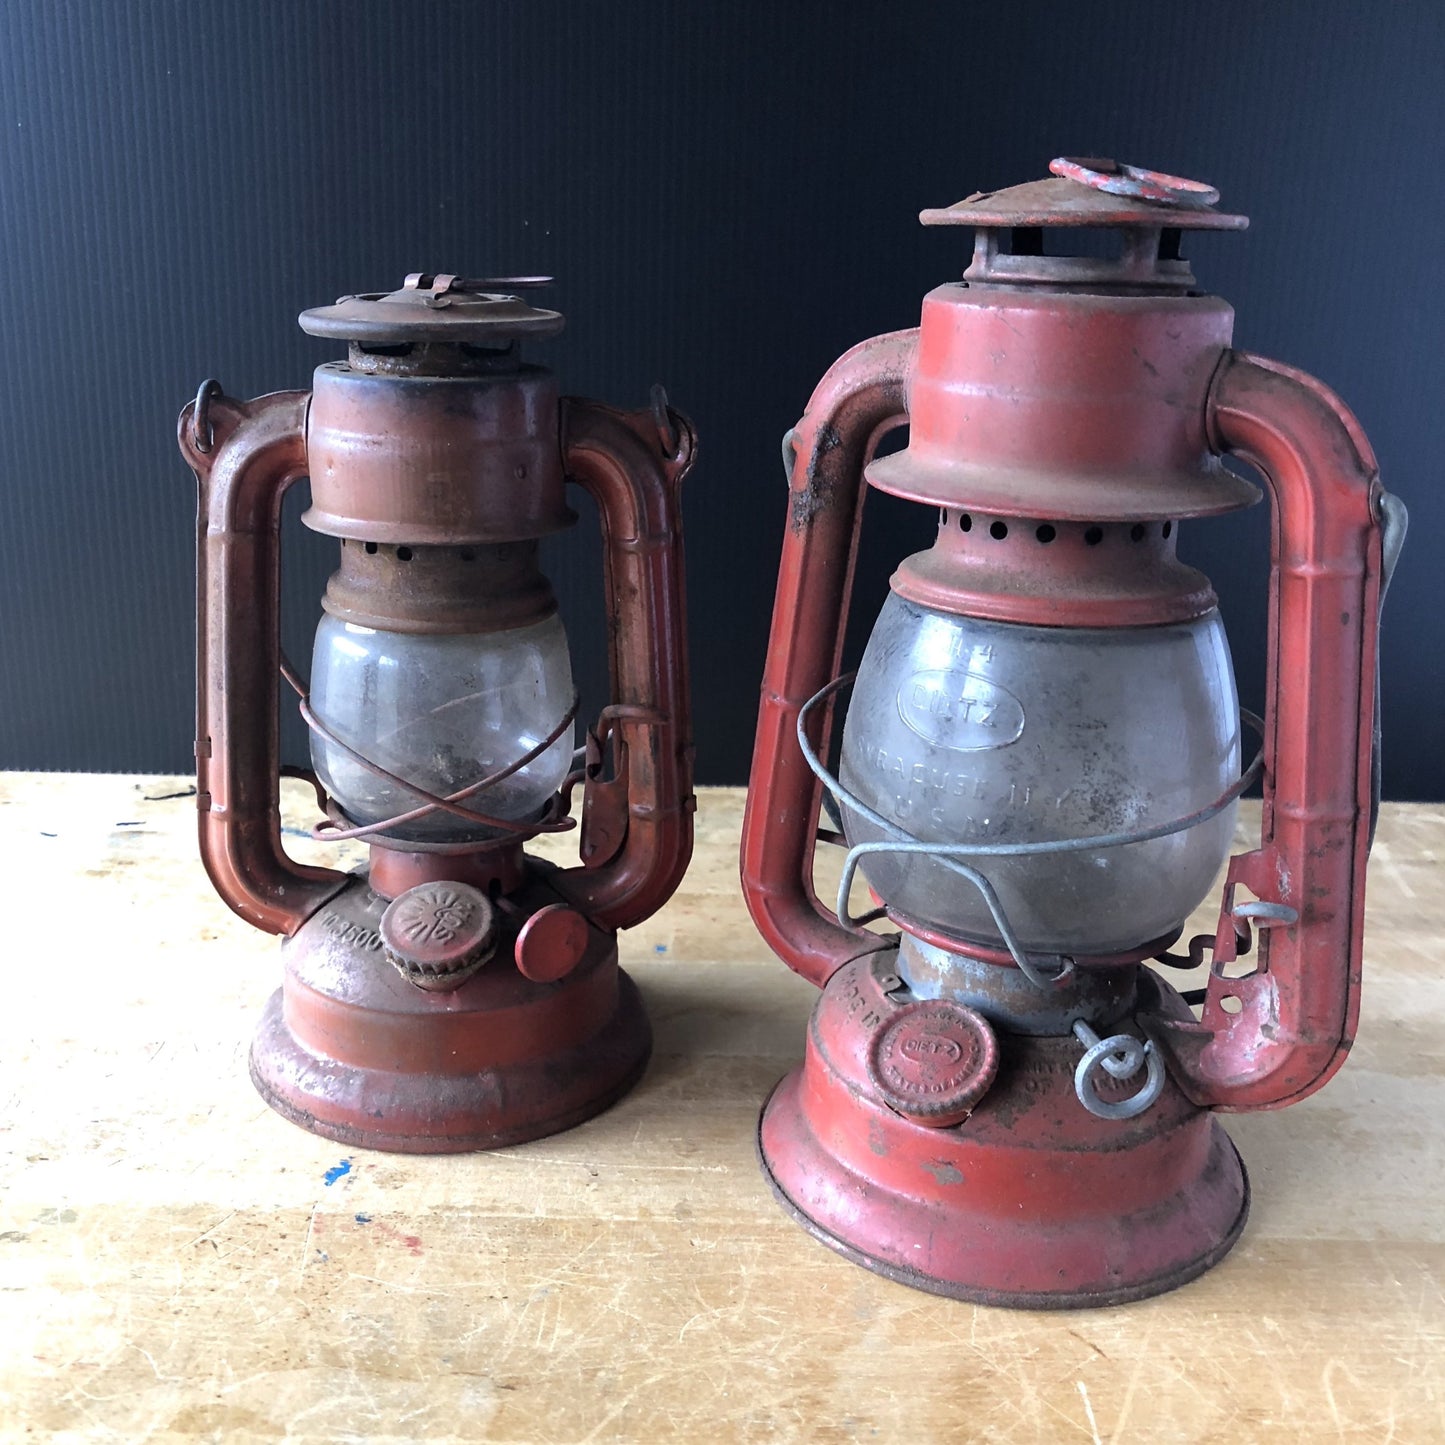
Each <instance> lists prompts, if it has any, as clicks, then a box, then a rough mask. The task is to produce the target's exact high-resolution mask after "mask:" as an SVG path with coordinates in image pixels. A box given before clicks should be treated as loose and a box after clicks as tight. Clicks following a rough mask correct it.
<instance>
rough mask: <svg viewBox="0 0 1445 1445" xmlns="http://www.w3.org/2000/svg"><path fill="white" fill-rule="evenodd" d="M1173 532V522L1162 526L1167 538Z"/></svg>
mask: <svg viewBox="0 0 1445 1445" xmlns="http://www.w3.org/2000/svg"><path fill="white" fill-rule="evenodd" d="M1173 530H1174V523H1173V522H1165V524H1164V535H1165V536H1166V537H1167V536H1168V535H1169V534H1170V533H1171V532H1172V531H1173Z"/></svg>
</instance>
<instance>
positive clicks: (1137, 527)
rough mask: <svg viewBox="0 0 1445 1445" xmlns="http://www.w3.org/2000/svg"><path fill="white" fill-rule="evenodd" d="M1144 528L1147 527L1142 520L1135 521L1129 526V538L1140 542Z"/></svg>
mask: <svg viewBox="0 0 1445 1445" xmlns="http://www.w3.org/2000/svg"><path fill="white" fill-rule="evenodd" d="M1146 530H1147V528H1146V527H1145V526H1144V524H1143V522H1135V523H1134V525H1133V526H1132V527H1130V528H1129V540H1130V541H1132V542H1142V541H1143V540H1144V533H1145V531H1146Z"/></svg>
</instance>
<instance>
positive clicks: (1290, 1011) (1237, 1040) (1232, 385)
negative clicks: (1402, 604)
mask: <svg viewBox="0 0 1445 1445" xmlns="http://www.w3.org/2000/svg"><path fill="white" fill-rule="evenodd" d="M1209 426H1210V434H1211V438H1212V441H1213V443H1214V445H1215V446H1216V449H1218V450H1220V451H1226V452H1229V453H1231V454H1233V455H1235V456H1237V457H1239V458H1241V459H1242V460H1244V461H1246V462H1248V463H1249V464H1250V465H1251V466H1253V467H1255V468H1256V469H1257V470H1258V471H1259V472H1260V473H1261V474H1262V475H1263V476H1264V478H1265V480H1266V482H1267V484H1268V486H1269V490H1270V493H1271V501H1272V513H1273V539H1272V549H1271V550H1272V560H1273V566H1272V569H1271V580H1270V603H1269V614H1270V615H1269V653H1268V687H1267V695H1268V697H1269V700H1270V701H1269V707H1268V711H1267V727H1266V732H1265V788H1264V809H1263V822H1262V829H1261V846H1260V847H1259V849H1257V850H1256V851H1254V852H1252V853H1248V854H1243V855H1241V856H1239V857H1236V858H1234V859H1233V860H1232V861H1231V863H1230V867H1229V872H1228V875H1227V878H1226V883H1225V899H1224V908H1223V910H1222V912H1221V916H1220V926H1219V931H1218V933H1217V934H1216V937H1215V945H1214V954H1213V957H1214V964H1213V970H1212V972H1211V976H1210V980H1209V985H1208V990H1207V993H1206V998H1205V1004H1204V1015H1203V1020H1202V1024H1203V1029H1202V1030H1201V1032H1200V1034H1199V1035H1198V1036H1197V1039H1196V1041H1195V1043H1194V1044H1193V1045H1189V1044H1186V1046H1185V1048H1184V1049H1182V1050H1180V1049H1178V1048H1175V1049H1174V1051H1173V1052H1174V1055H1175V1062H1176V1064H1177V1065H1178V1066H1179V1071H1180V1073H1181V1075H1182V1077H1181V1082H1182V1083H1183V1084H1184V1086H1185V1088H1186V1090H1187V1091H1188V1092H1189V1093H1190V1094H1191V1096H1192V1097H1194V1098H1195V1099H1196V1101H1197V1102H1200V1103H1204V1104H1210V1105H1213V1106H1214V1107H1216V1108H1222V1109H1232V1110H1243V1109H1266V1108H1277V1107H1280V1106H1282V1105H1285V1104H1289V1103H1292V1102H1294V1101H1295V1100H1296V1099H1300V1098H1303V1097H1304V1096H1305V1095H1307V1094H1310V1093H1312V1092H1314V1090H1316V1089H1318V1088H1319V1087H1320V1086H1321V1085H1322V1084H1324V1083H1325V1082H1326V1081H1327V1080H1328V1079H1329V1078H1330V1077H1331V1076H1332V1075H1333V1074H1334V1073H1335V1071H1336V1070H1337V1069H1338V1068H1339V1067H1340V1065H1341V1064H1342V1063H1343V1062H1344V1059H1345V1055H1346V1054H1347V1053H1348V1051H1349V1047H1350V1044H1351V1043H1352V1042H1353V1039H1354V1035H1355V1028H1356V1022H1357V1019H1358V1015H1359V1001H1360V971H1361V958H1362V952H1363V934H1364V901H1365V863H1366V859H1367V857H1368V854H1369V842H1370V824H1371V812H1372V808H1371V794H1372V787H1373V777H1372V775H1373V764H1374V759H1373V751H1374V729H1373V722H1374V706H1375V676H1374V675H1375V669H1376V665H1377V660H1376V650H1377V641H1378V617H1379V604H1380V596H1381V580H1382V547H1381V541H1382V506H1383V498H1384V493H1383V491H1382V490H1381V487H1380V483H1379V476H1378V468H1377V465H1376V462H1375V458H1374V455H1373V453H1372V451H1371V449H1370V445H1369V442H1368V441H1367V440H1366V438H1365V436H1364V433H1363V432H1362V430H1361V429H1360V426H1359V423H1358V422H1357V421H1356V420H1355V418H1354V417H1353V416H1352V415H1351V414H1350V412H1349V411H1348V410H1347V409H1346V407H1345V406H1344V404H1343V403H1342V402H1341V401H1340V400H1339V399H1338V398H1337V397H1336V396H1335V395H1334V394H1333V393H1332V392H1331V391H1329V390H1328V389H1327V388H1326V387H1325V386H1323V385H1322V384H1321V383H1320V382H1318V381H1316V380H1315V379H1314V378H1313V377H1310V376H1307V375H1305V374H1304V373H1303V372H1299V371H1296V370H1293V369H1292V368H1289V367H1286V366H1283V365H1281V364H1280V363H1278V362H1274V361H1268V360H1264V359H1263V358H1260V357H1254V356H1249V355H1245V354H1243V353H1237V352H1235V353H1230V354H1228V355H1227V356H1226V358H1225V360H1224V362H1223V363H1222V365H1221V367H1220V370H1219V373H1218V374H1217V375H1216V378H1215V381H1214V384H1213V387H1212V390H1211V395H1210V400H1209ZM1240 886H1243V887H1246V888H1248V889H1249V890H1250V892H1252V893H1253V894H1254V895H1255V897H1256V898H1259V899H1262V900H1264V901H1265V902H1266V903H1269V904H1278V905H1284V906H1286V907H1287V908H1290V909H1293V910H1295V911H1296V912H1297V914H1298V917H1297V920H1296V921H1294V922H1287V921H1284V920H1282V921H1281V922H1280V923H1278V924H1276V926H1274V927H1270V928H1268V929H1264V928H1262V929H1261V932H1260V935H1259V944H1258V961H1257V967H1256V969H1255V972H1254V973H1252V974H1249V975H1248V976H1246V977H1242V978H1225V977H1223V976H1222V966H1223V965H1224V964H1226V963H1229V962H1231V961H1232V960H1233V959H1234V958H1235V957H1236V955H1237V942H1236V927H1235V922H1234V918H1235V914H1236V913H1238V912H1239V909H1238V908H1236V906H1235V904H1234V894H1235V891H1236V889H1237V888H1238V887H1240ZM1244 906H1245V907H1248V905H1244ZM1231 999H1233V1000H1238V1004H1237V1008H1238V1012H1235V1013H1233V1014H1231V1013H1227V1012H1225V1010H1224V1007H1223V1005H1224V1003H1225V1002H1226V1001H1228V1000H1231ZM1199 1041H1202V1046H1201V1044H1200V1042H1199Z"/></svg>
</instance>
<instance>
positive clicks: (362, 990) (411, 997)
mask: <svg viewBox="0 0 1445 1445" xmlns="http://www.w3.org/2000/svg"><path fill="white" fill-rule="evenodd" d="M528 892H529V890H527V889H523V890H522V891H521V893H519V894H516V895H513V901H515V902H517V903H519V904H520V905H521V906H522V908H523V909H526V908H528V906H529V905H530V906H531V907H533V908H535V907H537V906H542V905H544V904H547V903H555V901H556V900H555V895H553V894H550V893H539V896H538V897H537V898H535V899H532V898H529V897H528ZM385 907H386V900H385V899H384V898H381V897H379V896H378V895H377V894H375V893H373V892H372V891H371V889H370V888H368V887H367V886H366V884H365V882H364V880H360V879H359V880H358V881H357V883H356V884H354V885H353V886H351V887H350V888H348V889H346V890H345V891H344V892H343V893H341V894H340V895H338V896H337V897H336V898H333V899H332V900H331V901H330V902H329V903H328V904H327V905H326V906H325V907H324V908H323V909H321V910H320V912H319V913H318V914H317V915H315V916H314V917H313V918H311V919H309V920H308V921H307V923H306V924H305V925H304V927H303V928H302V929H301V930H300V931H299V932H298V933H297V934H296V935H295V937H293V938H291V939H288V940H287V942H286V944H285V945H284V947H283V954H284V958H285V963H286V973H285V978H284V981H283V984H282V987H281V988H280V989H279V990H278V991H277V992H276V993H275V994H274V995H272V997H271V999H270V1001H269V1002H268V1004H267V1005H266V1009H265V1012H264V1013H263V1014H262V1017H261V1022H260V1025H259V1027H258V1028H257V1031H256V1036H255V1040H254V1042H253V1044H252V1046H251V1079H252V1082H253V1083H254V1084H255V1086H256V1088H257V1090H258V1092H259V1093H260V1094H261V1097H262V1098H263V1099H265V1100H266V1102H267V1103H268V1104H269V1105H270V1106H271V1107H272V1108H273V1109H275V1110H276V1112H277V1113H278V1114H280V1115H281V1116H282V1117H283V1118H286V1119H289V1120H290V1121H291V1122H292V1123H293V1124H298V1125H300V1127H301V1128H303V1129H306V1130H308V1131H309V1132H311V1133H313V1134H318V1135H320V1136H321V1137H322V1138H325V1139H334V1140H336V1141H337V1142H338V1143H340V1144H346V1145H349V1146H352V1147H356V1148H363V1149H382V1150H388V1151H391V1152H396V1153H403V1154H443V1153H462V1152H467V1151H471V1150H478V1149H495V1148H500V1147H502V1146H504V1145H508V1144H520V1143H523V1142H525V1141H526V1140H528V1139H538V1138H542V1137H544V1136H545V1135H548V1134H555V1133H558V1132H560V1131H561V1130H563V1129H569V1128H571V1127H572V1126H573V1125H575V1124H580V1123H582V1122H583V1120H585V1119H589V1118H591V1117H592V1116H593V1115H594V1114H599V1113H601V1112H602V1111H603V1110H604V1109H606V1108H607V1107H608V1106H609V1105H611V1104H613V1103H615V1102H616V1101H617V1100H618V1099H619V1098H621V1097H622V1095H623V1094H625V1093H626V1092H627V1091H628V1090H629V1089H630V1088H631V1087H632V1085H633V1084H635V1083H636V1082H637V1080H638V1079H639V1078H640V1077H641V1075H642V1072H643V1070H644V1069H645V1067H646V1065H647V1060H648V1056H649V1054H650V1053H651V1049H652V1034H651V1029H650V1028H649V1026H648V1022H647V1016H646V1013H645V1012H644V1011H643V1007H642V999H641V996H640V994H639V993H638V991H637V986H636V985H635V984H634V983H633V982H632V980H631V979H630V978H629V977H628V976H627V975H626V974H625V973H624V972H623V971H622V970H621V968H619V967H618V963H617V945H616V941H615V939H614V938H613V937H612V936H610V935H608V934H604V933H602V932H600V931H599V930H597V929H589V936H588V942H587V949H586V952H585V954H584V956H583V958H582V960H581V962H579V963H578V964H577V965H576V967H575V968H573V969H572V971H571V972H570V973H567V974H566V976H565V977H563V978H561V979H560V980H559V981H557V982H554V983H537V982H534V981H532V980H530V979H527V978H524V977H523V976H522V974H521V973H519V972H518V970H517V968H516V966H515V964H514V963H513V961H512V957H511V952H512V943H513V935H514V932H515V930H514V929H512V930H509V931H507V932H506V933H504V936H503V938H502V940H501V943H500V945H499V947H498V950H497V953H496V955H495V956H494V957H493V958H492V959H491V961H490V962H488V963H487V964H486V965H485V966H484V967H483V968H482V969H481V970H480V972H478V973H476V974H474V975H473V976H472V977H471V978H469V979H467V981H466V982H465V983H463V984H462V985H461V986H460V987H459V988H456V989H454V990H452V991H450V992H446V993H433V992H428V991H426V990H424V989H420V988H417V987H415V986H414V985H413V984H411V983H409V982H408V981H407V980H406V979H404V978H403V977H402V976H401V974H400V973H398V972H397V970H396V969H395V968H394V967H393V966H392V965H391V964H390V963H389V962H388V961H387V959H386V957H385V954H384V953H383V951H382V948H381V942H380V938H379V935H378V933H377V925H378V924H379V922H380V917H381V913H382V912H383V911H384V910H385ZM525 916H526V915H525V913H524V914H523V915H522V921H525Z"/></svg>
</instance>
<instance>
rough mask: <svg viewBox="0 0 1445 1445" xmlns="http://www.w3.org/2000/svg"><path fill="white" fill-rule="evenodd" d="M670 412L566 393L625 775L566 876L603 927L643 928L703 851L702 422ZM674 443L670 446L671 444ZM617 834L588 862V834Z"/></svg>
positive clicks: (568, 446)
mask: <svg viewBox="0 0 1445 1445" xmlns="http://www.w3.org/2000/svg"><path fill="white" fill-rule="evenodd" d="M659 408H660V410H661V412H662V413H663V414H664V415H665V419H666V421H667V423H668V425H667V427H666V428H664V427H663V425H662V421H661V419H660V417H659V412H658V410H656V409H655V410H648V411H639V412H622V411H618V410H616V409H614V408H612V407H609V406H604V405H602V404H601V403H600V402H593V401H583V400H579V399H578V398H575V397H567V398H565V399H564V400H563V403H562V447H563V457H564V462H565V465H566V468H567V472H568V475H569V476H570V477H571V478H572V479H573V480H575V481H576V482H578V483H579V484H580V485H581V486H583V487H585V488H586V490H587V491H588V492H589V493H590V494H591V495H592V497H593V499H594V500H595V501H596V503H597V511H598V517H599V520H600V523H601V528H602V538H603V576H604V585H605V588H606V595H607V618H608V639H609V644H608V645H609V652H610V664H611V674H612V699H613V700H612V703H611V705H610V706H609V707H608V709H607V710H606V713H605V714H604V717H605V719H606V726H607V727H608V728H609V729H610V733H611V737H612V743H613V755H614V758H615V759H616V760H617V767H618V773H619V777H620V780H621V781H622V782H623V783H624V784H625V787H624V788H622V789H615V788H614V787H613V785H612V784H610V783H609V782H608V781H607V780H604V779H602V778H601V777H600V776H597V775H590V776H589V777H588V779H587V792H586V795H585V796H584V803H583V820H582V856H583V860H584V862H583V866H582V867H579V868H570V869H567V870H566V871H564V872H563V873H561V874H559V875H556V876H555V878H554V882H555V883H556V886H557V887H559V888H560V889H561V891H562V892H564V893H565V894H566V895H567V897H568V898H569V900H570V901H571V902H572V903H573V904H574V905H575V906H576V907H577V908H579V909H580V910H581V911H582V912H584V913H586V914H587V916H588V917H589V918H590V919H591V920H592V922H593V923H595V924H596V925H597V926H598V927H600V928H607V929H618V928H630V927H632V926H633V925H634V924H637V923H640V922H642V920H643V919H645V918H649V917H651V915H652V914H654V913H655V912H656V911H657V910H658V909H659V908H661V907H662V905H663V904H664V903H665V902H666V901H667V900H668V899H669V898H670V897H671V896H672V894H673V891H674V890H675V889H676V888H677V885H678V883H679V882H681V880H682V876H683V874H684V873H685V872H686V871H687V865H688V862H689V860H690V859H691V857H692V815H693V812H694V810H695V808H696V799H695V798H694V796H693V791H692V723H691V709H690V701H689V684H688V671H687V615H686V605H685V594H684V576H683V553H682V517H681V510H680V507H679V500H678V493H679V489H680V485H681V482H682V479H683V477H684V476H686V474H687V472H688V470H689V468H690V467H691V465H692V461H693V457H694V454H695V450H696V447H695V440H694V435H693V431H692V427H691V425H690V424H689V423H688V422H687V420H686V418H684V417H682V416H681V415H680V414H679V413H677V412H675V411H672V410H670V409H668V408H667V407H666V405H665V401H664V402H661V403H659ZM666 443H671V447H670V449H669V450H666V451H665V450H664V446H665V445H666ZM599 838H609V839H612V840H615V845H609V846H608V851H607V856H605V858H599V860H598V862H597V863H596V864H595V865H589V864H588V862H587V859H588V856H589V842H590V843H591V844H592V845H593V846H594V847H595V846H596V843H597V840H598V839H599Z"/></svg>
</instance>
